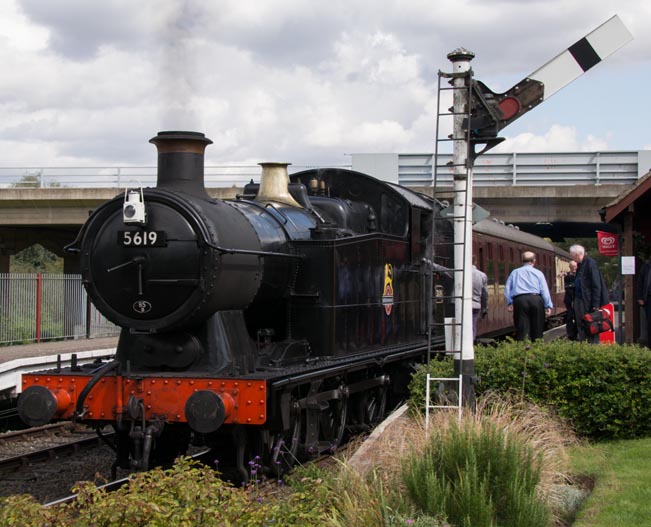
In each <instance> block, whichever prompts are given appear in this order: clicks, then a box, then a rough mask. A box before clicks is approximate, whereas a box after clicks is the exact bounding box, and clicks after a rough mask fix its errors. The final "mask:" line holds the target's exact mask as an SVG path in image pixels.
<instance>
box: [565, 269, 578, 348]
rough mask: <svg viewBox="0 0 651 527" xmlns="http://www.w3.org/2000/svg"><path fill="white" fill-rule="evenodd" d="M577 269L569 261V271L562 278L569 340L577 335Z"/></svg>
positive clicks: (566, 328) (566, 329)
mask: <svg viewBox="0 0 651 527" xmlns="http://www.w3.org/2000/svg"><path fill="white" fill-rule="evenodd" d="M577 267H578V264H577V263H576V262H575V261H574V260H572V261H570V270H569V271H568V272H567V273H565V276H564V285H565V297H564V298H563V303H564V304H565V310H566V311H565V331H566V333H567V338H568V339H570V340H576V335H577V329H576V316H575V314H574V279H575V278H576V269H577Z"/></svg>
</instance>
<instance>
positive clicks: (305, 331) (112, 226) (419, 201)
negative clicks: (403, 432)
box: [18, 132, 452, 478]
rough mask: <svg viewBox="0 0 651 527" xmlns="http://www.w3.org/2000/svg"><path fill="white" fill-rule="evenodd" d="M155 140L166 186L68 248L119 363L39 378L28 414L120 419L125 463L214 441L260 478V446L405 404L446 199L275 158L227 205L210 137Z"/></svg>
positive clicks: (438, 314) (267, 449)
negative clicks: (212, 166)
mask: <svg viewBox="0 0 651 527" xmlns="http://www.w3.org/2000/svg"><path fill="white" fill-rule="evenodd" d="M151 142H152V143H154V144H155V145H156V146H157V148H158V182H157V186H156V187H155V188H145V189H138V190H127V191H126V192H125V195H124V196H122V195H120V196H117V197H116V198H114V199H112V200H111V201H109V202H107V203H105V204H104V205H102V206H101V207H99V208H98V209H97V210H95V211H94V212H93V213H92V215H91V216H90V217H89V219H88V221H87V222H86V224H85V225H84V226H83V228H82V229H81V231H80V233H79V235H78V237H77V239H76V240H75V242H74V243H73V244H72V245H71V246H70V250H73V251H76V252H78V253H79V256H80V258H81V269H82V276H83V280H84V283H85V286H86V288H87V291H88V293H89V295H90V297H91V298H92V301H93V302H94V304H95V305H96V306H97V308H98V309H99V310H100V311H101V312H102V313H103V314H104V315H105V316H106V317H107V318H108V319H110V320H112V321H113V322H115V323H116V324H117V325H119V326H120V327H122V328H123V329H122V332H121V335H120V339H119V343H118V347H117V353H116V356H115V359H114V360H113V361H112V362H109V363H107V364H103V365H101V366H98V365H94V366H77V367H74V368H70V369H57V370H52V371H47V372H40V373H35V374H28V375H24V376H23V393H22V395H21V397H20V399H19V402H18V406H19V413H20V415H21V417H22V419H23V420H24V421H25V422H26V423H28V424H30V425H40V424H44V423H46V422H48V421H50V420H53V419H67V418H74V419H77V420H79V421H81V422H84V423H88V424H91V425H94V426H96V427H97V428H98V430H99V429H100V428H102V427H104V426H105V425H113V427H114V429H115V432H116V433H115V440H114V447H115V449H116V452H117V461H116V466H119V467H125V468H128V467H131V468H134V467H135V468H146V467H147V466H149V465H151V464H159V463H167V462H169V461H171V460H173V459H174V457H176V456H177V455H178V454H179V453H183V452H185V450H186V449H187V448H188V445H189V444H191V443H196V444H206V445H208V446H210V447H212V448H213V451H214V452H215V453H216V456H218V457H219V458H220V460H222V461H229V462H230V463H232V464H233V465H234V466H235V467H236V468H237V470H238V471H239V473H240V474H241V476H242V477H243V478H246V474H247V470H246V467H247V462H248V461H249V460H250V459H252V458H253V457H254V456H261V457H262V460H263V464H264V465H265V466H267V467H270V468H272V469H276V470H278V471H283V470H285V469H287V468H288V467H289V466H291V465H292V464H293V463H294V462H295V460H297V459H300V458H303V457H308V456H311V455H316V454H319V453H324V452H327V451H331V450H332V449H335V448H336V447H337V446H338V445H339V444H340V443H341V441H342V438H343V436H344V433H345V432H346V431H347V430H354V429H360V430H361V429H364V428H367V427H369V426H371V425H372V424H373V423H375V422H376V421H377V420H378V419H379V418H381V417H382V416H383V415H384V414H385V410H386V409H387V408H389V407H390V405H393V404H394V403H396V402H397V401H398V400H400V399H402V398H404V396H405V394H406V389H407V384H408V381H409V378H410V373H411V367H412V365H413V364H414V363H416V362H420V361H422V360H423V359H424V357H425V356H426V353H427V350H428V347H429V345H430V344H429V343H430V342H431V340H430V339H431V338H432V335H431V334H429V331H428V330H429V326H430V320H429V316H428V310H429V309H428V308H427V306H428V300H429V299H428V296H429V295H431V293H432V291H435V290H438V289H437V287H434V285H433V284H432V263H437V262H432V261H431V259H430V254H429V253H430V248H431V247H430V244H431V241H432V232H431V231H432V214H436V213H437V212H438V210H439V209H440V205H439V204H438V202H436V201H434V200H432V199H431V198H427V197H425V196H423V195H420V194H418V193H416V192H413V191H411V190H409V189H406V188H403V187H400V186H398V185H394V184H391V183H386V182H382V181H379V180H376V179H374V178H372V177H370V176H367V175H364V174H361V173H358V172H354V171H350V170H342V169H317V170H307V171H304V172H300V173H297V174H294V175H293V176H292V178H291V182H290V180H289V177H288V174H287V165H285V164H278V163H269V164H263V165H262V177H261V181H260V184H259V185H257V184H249V185H247V186H246V188H245V190H244V194H243V195H242V196H238V198H237V199H234V200H225V201H222V200H218V199H213V198H211V197H210V196H209V195H208V194H207V192H206V190H205V188H204V182H203V170H204V150H205V147H206V146H207V145H208V144H210V143H211V141H210V140H209V139H207V138H205V137H204V135H203V134H200V133H192V132H161V133H159V134H158V135H157V136H156V137H155V138H153V139H152V140H151ZM437 236H443V237H448V238H449V239H452V231H451V226H449V225H448V226H447V227H446V229H444V230H443V231H441V232H437ZM438 265H439V266H449V265H450V258H449V255H445V254H442V255H441V259H440V260H439V261H438ZM429 305H431V307H432V309H433V310H434V316H435V318H436V319H438V320H442V319H443V317H444V316H445V315H446V314H449V308H450V306H449V305H448V304H447V303H445V302H431V303H429ZM433 338H434V339H438V338H439V337H438V335H436V334H434V335H433ZM441 340H442V339H441Z"/></svg>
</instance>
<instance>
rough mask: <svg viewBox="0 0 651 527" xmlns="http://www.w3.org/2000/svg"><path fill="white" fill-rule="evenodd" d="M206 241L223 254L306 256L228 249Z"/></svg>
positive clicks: (281, 256)
mask: <svg viewBox="0 0 651 527" xmlns="http://www.w3.org/2000/svg"><path fill="white" fill-rule="evenodd" d="M204 243H205V244H206V245H207V246H208V247H210V248H211V249H215V250H216V251H218V252H220V253H221V254H250V255H251V256H273V257H277V258H299V259H303V258H305V255H304V254H289V253H277V252H273V251H253V250H250V249H233V248H229V249H227V248H226V247H220V246H219V245H215V244H214V243H211V242H209V241H208V240H204Z"/></svg>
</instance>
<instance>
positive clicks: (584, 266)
mask: <svg viewBox="0 0 651 527" xmlns="http://www.w3.org/2000/svg"><path fill="white" fill-rule="evenodd" d="M570 256H571V257H572V260H574V261H575V262H576V263H577V264H578V267H577V270H576V278H574V314H575V317H576V325H577V328H576V329H577V337H576V339H577V340H579V341H582V340H585V341H588V342H590V343H592V344H599V335H598V334H597V335H589V334H586V332H585V328H584V326H583V322H582V321H583V315H585V314H586V313H592V312H593V311H596V310H597V309H599V308H600V307H601V306H603V305H606V304H607V303H608V289H607V287H606V283H605V282H604V277H603V276H602V275H601V271H599V267H597V262H595V261H594V260H593V259H592V258H590V257H589V256H588V255H587V254H586V252H585V248H584V247H583V246H582V245H572V247H570Z"/></svg>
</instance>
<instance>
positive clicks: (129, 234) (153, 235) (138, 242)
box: [118, 231, 167, 247]
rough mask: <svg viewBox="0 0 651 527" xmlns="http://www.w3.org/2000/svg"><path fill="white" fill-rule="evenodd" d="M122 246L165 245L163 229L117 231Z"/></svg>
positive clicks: (119, 243)
mask: <svg viewBox="0 0 651 527" xmlns="http://www.w3.org/2000/svg"><path fill="white" fill-rule="evenodd" d="M118 245H122V246H123V247H167V236H166V235H165V231H118Z"/></svg>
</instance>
